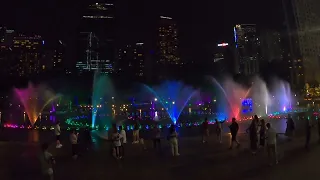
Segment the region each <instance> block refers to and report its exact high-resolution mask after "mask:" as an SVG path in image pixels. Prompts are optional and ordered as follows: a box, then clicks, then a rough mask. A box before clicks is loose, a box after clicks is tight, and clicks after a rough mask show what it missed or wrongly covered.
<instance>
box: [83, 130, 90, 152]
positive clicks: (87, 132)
mask: <svg viewBox="0 0 320 180" xmlns="http://www.w3.org/2000/svg"><path fill="white" fill-rule="evenodd" d="M83 135H84V141H85V146H86V149H87V150H90V149H91V148H92V137H91V132H90V129H89V128H86V129H85V131H84V134H83Z"/></svg>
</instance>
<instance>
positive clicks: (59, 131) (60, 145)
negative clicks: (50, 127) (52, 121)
mask: <svg viewBox="0 0 320 180" xmlns="http://www.w3.org/2000/svg"><path fill="white" fill-rule="evenodd" d="M54 134H55V135H56V140H57V146H56V148H61V147H62V144H61V143H60V134H61V129H60V122H59V121H57V123H56V125H55V127H54Z"/></svg>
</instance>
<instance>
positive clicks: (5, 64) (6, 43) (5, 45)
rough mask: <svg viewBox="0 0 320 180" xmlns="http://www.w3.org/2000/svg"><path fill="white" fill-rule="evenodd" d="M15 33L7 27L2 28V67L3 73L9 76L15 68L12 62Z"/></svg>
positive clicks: (0, 57) (0, 36) (0, 28)
mask: <svg viewBox="0 0 320 180" xmlns="http://www.w3.org/2000/svg"><path fill="white" fill-rule="evenodd" d="M14 36H15V31H14V30H10V29H7V28H6V27H0V67H1V73H3V74H9V73H10V71H11V68H14V67H15V64H14V62H13V61H12V58H13V52H12V46H13V38H14Z"/></svg>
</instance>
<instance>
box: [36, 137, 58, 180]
mask: <svg viewBox="0 0 320 180" xmlns="http://www.w3.org/2000/svg"><path fill="white" fill-rule="evenodd" d="M48 147H49V146H48V144H47V143H44V144H42V145H41V150H42V151H41V153H40V155H39V160H40V163H41V168H42V172H43V174H44V176H46V178H49V179H50V180H53V179H54V176H53V165H54V164H55V163H56V162H55V160H54V158H53V156H52V154H51V153H49V151H48Z"/></svg>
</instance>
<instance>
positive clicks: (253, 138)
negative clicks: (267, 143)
mask: <svg viewBox="0 0 320 180" xmlns="http://www.w3.org/2000/svg"><path fill="white" fill-rule="evenodd" d="M247 133H249V137H250V149H251V153H252V154H253V155H255V154H256V153H257V149H258V145H257V142H258V134H257V120H256V119H255V118H254V119H253V120H252V121H251V124H250V126H249V128H248V129H247Z"/></svg>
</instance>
